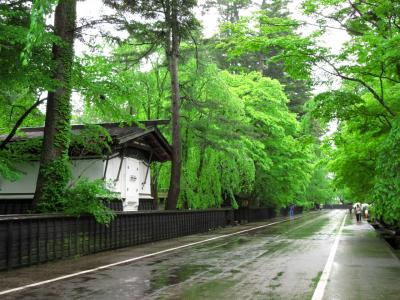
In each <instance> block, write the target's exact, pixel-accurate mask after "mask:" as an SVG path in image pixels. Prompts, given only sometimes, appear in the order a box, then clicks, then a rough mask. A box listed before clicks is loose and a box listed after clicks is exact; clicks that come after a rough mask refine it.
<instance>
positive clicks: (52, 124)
mask: <svg viewBox="0 0 400 300" xmlns="http://www.w3.org/2000/svg"><path fill="white" fill-rule="evenodd" d="M75 21H76V0H60V1H59V2H58V4H57V6H56V10H55V15H54V34H55V35H56V36H57V37H58V38H59V40H58V41H56V42H55V43H54V44H53V50H52V53H53V66H52V67H53V77H54V79H55V80H56V87H55V89H54V90H52V91H49V92H48V97H47V98H48V100H47V107H46V121H45V128H44V137H43V148H42V154H41V158H40V167H39V174H38V179H37V184H36V191H35V196H34V202H33V203H34V206H38V205H41V209H43V210H48V209H52V206H53V205H55V203H57V202H58V199H57V197H61V196H62V194H63V191H64V190H65V187H66V185H67V183H68V181H69V180H70V166H69V160H68V148H69V144H70V118H71V103H70V98H71V77H72V63H73V59H74V32H75Z"/></svg>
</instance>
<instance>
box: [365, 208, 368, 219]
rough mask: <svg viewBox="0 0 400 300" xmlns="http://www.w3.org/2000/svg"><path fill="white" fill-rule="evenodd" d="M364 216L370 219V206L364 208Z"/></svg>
mask: <svg viewBox="0 0 400 300" xmlns="http://www.w3.org/2000/svg"><path fill="white" fill-rule="evenodd" d="M364 218H365V220H368V206H366V207H365V208H364Z"/></svg>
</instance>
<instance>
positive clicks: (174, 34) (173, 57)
mask: <svg viewBox="0 0 400 300" xmlns="http://www.w3.org/2000/svg"><path fill="white" fill-rule="evenodd" d="M177 10H178V5H177V1H174V0H172V1H171V17H170V20H169V21H170V26H171V38H172V41H171V47H170V48H169V49H168V50H169V55H168V60H169V64H168V66H169V72H170V74H171V92H172V95H171V115H172V118H171V119H172V166H171V177H170V184H169V190H168V197H167V205H166V208H167V209H168V210H174V209H176V204H177V202H178V197H179V193H180V181H181V137H180V120H179V105H180V97H179V79H178V55H179V28H178V11H177Z"/></svg>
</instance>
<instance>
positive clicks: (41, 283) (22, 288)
mask: <svg viewBox="0 0 400 300" xmlns="http://www.w3.org/2000/svg"><path fill="white" fill-rule="evenodd" d="M298 218H301V216H300V217H296V218H295V219H298ZM287 221H290V219H289V218H288V219H285V220H282V221H277V222H272V223H269V224H266V225H261V226H257V227H253V228H250V229H245V230H241V231H238V232H234V233H229V234H225V235H221V236H216V237H213V238H209V239H206V240H202V241H198V242H193V243H189V244H186V245H182V246H178V247H175V248H169V249H165V250H161V251H158V252H153V253H150V254H146V255H142V256H138V257H133V258H129V259H126V260H122V261H119V262H115V263H112V264H108V265H104V266H100V267H97V268H93V269H88V270H84V271H81V272H77V273H72V274H68V275H64V276H60V277H55V278H52V279H49V280H44V281H40V282H36V283H32V284H27V285H23V286H20V287H17V288H13V289H9V290H4V291H0V295H5V294H10V293H14V292H18V291H22V290H25V289H28V288H32V287H36V286H40V285H44V284H47V283H51V282H55V281H59V280H63V279H68V278H71V277H76V276H79V275H83V274H87V273H92V272H96V271H99V270H103V269H107V268H111V267H114V266H118V265H122V264H126V263H130V262H133V261H136V260H140V259H143V258H147V257H152V256H156V255H159V254H163V253H168V252H172V251H175V250H179V249H183V248H187V247H192V246H195V245H199V244H204V243H207V242H210V241H215V240H218V239H222V238H226V237H230V236H234V235H238V234H241V233H244V232H248V231H252V230H257V229H260V228H264V227H268V226H272V225H275V224H279V223H284V222H287Z"/></svg>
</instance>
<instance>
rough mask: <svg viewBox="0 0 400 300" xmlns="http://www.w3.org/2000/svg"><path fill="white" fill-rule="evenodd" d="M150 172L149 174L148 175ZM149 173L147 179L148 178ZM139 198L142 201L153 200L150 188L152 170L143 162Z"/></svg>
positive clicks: (140, 172) (140, 168) (140, 170)
mask: <svg viewBox="0 0 400 300" xmlns="http://www.w3.org/2000/svg"><path fill="white" fill-rule="evenodd" d="M147 172H148V173H147ZM146 173H147V177H146ZM139 174H140V180H139V187H140V189H139V198H141V199H152V197H151V186H150V168H148V166H147V165H146V164H145V163H144V162H143V161H140V162H139Z"/></svg>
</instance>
